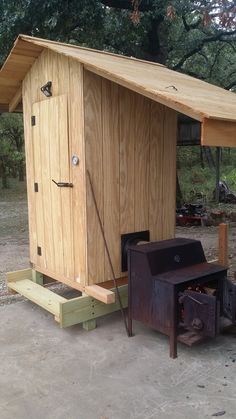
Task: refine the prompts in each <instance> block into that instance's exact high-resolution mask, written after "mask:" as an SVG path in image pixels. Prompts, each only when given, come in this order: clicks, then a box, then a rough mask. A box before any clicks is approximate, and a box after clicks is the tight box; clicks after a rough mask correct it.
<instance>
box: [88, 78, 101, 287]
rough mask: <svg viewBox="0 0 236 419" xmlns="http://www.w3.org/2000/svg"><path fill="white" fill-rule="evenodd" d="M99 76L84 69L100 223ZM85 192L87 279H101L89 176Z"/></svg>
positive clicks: (91, 166)
mask: <svg viewBox="0 0 236 419" xmlns="http://www.w3.org/2000/svg"><path fill="white" fill-rule="evenodd" d="M101 91H102V79H101V77H99V76H97V75H94V74H92V73H90V72H88V71H84V121H85V122H84V134H85V153H86V166H87V169H88V170H89V172H90V174H91V179H92V183H93V188H94V193H95V197H96V201H97V205H98V210H99V214H100V217H101V220H102V222H103V221H104V208H103V150H102V147H103V144H102V106H101V105H102V96H101ZM86 192H87V258H88V277H89V278H88V282H89V284H94V283H98V282H102V281H104V257H105V254H104V243H103V238H102V234H101V231H100V226H99V223H98V218H97V214H96V210H95V205H94V202H93V198H92V194H91V189H90V185H89V181H88V179H86Z"/></svg>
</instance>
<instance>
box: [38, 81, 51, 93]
mask: <svg viewBox="0 0 236 419" xmlns="http://www.w3.org/2000/svg"><path fill="white" fill-rule="evenodd" d="M51 89H52V82H51V81H48V82H47V83H46V84H44V85H43V86H42V87H41V88H40V90H41V92H43V94H44V95H45V96H47V97H50V96H52V90H51Z"/></svg>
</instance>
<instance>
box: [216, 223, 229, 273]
mask: <svg viewBox="0 0 236 419" xmlns="http://www.w3.org/2000/svg"><path fill="white" fill-rule="evenodd" d="M228 231H229V227H228V224H225V223H221V224H220V225H219V257H218V261H219V264H220V265H223V266H228V262H229V261H228Z"/></svg>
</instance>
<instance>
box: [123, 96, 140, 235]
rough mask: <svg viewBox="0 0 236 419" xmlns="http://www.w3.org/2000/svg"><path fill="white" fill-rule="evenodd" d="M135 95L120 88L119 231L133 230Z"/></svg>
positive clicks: (127, 231)
mask: <svg viewBox="0 0 236 419" xmlns="http://www.w3.org/2000/svg"><path fill="white" fill-rule="evenodd" d="M136 99H137V98H136V95H135V94H134V93H133V92H131V91H130V90H127V89H124V88H120V100H119V105H120V232H121V234H125V233H130V232H133V231H135V226H134V205H135V204H134V188H135V186H134V185H135V183H134V176H135V167H134V165H135V134H136V130H135V122H136V121H135V110H136Z"/></svg>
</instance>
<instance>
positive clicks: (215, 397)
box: [0, 302, 236, 419]
mask: <svg viewBox="0 0 236 419" xmlns="http://www.w3.org/2000/svg"><path fill="white" fill-rule="evenodd" d="M0 318H1V333H0V359H1V366H0V418H1V419H13V418H14V419H31V418H32V419H54V418H55V419H123V418H124V419H151V418H152V419H157V418H158V419H169V418H171V419H180V418H181V419H183V418H185V419H197V418H199V419H200V418H201V419H203V418H210V417H212V416H213V415H214V414H215V413H219V412H222V413H223V411H225V413H224V414H223V418H224V419H229V418H235V417H236V394H235V393H236V345H235V343H236V340H235V338H236V334H232V335H224V336H220V337H218V338H217V339H216V340H214V341H209V342H207V343H206V342H205V343H204V344H201V345H200V346H198V347H194V348H187V347H185V346H183V345H179V357H178V359H176V360H172V359H170V358H169V356H168V340H167V338H166V337H165V336H162V335H160V334H158V333H156V332H154V331H152V330H149V329H147V328H145V327H143V326H142V325H140V324H138V323H134V331H135V337H133V338H129V339H128V338H127V337H126V335H125V331H124V328H123V324H122V321H121V319H120V315H119V313H115V314H113V315H110V316H107V317H104V318H102V319H100V320H99V321H98V327H97V329H96V330H94V331H91V332H86V331H84V330H83V329H82V328H81V326H79V325H78V326H74V327H71V328H69V329H65V330H61V329H60V328H59V327H58V325H57V324H56V323H55V322H54V320H53V317H52V316H51V315H50V314H48V313H46V312H45V311H43V310H41V309H40V308H39V307H36V306H35V305H33V304H31V303H30V302H19V303H15V304H12V305H9V306H2V307H0ZM234 361H235V362H234Z"/></svg>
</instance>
